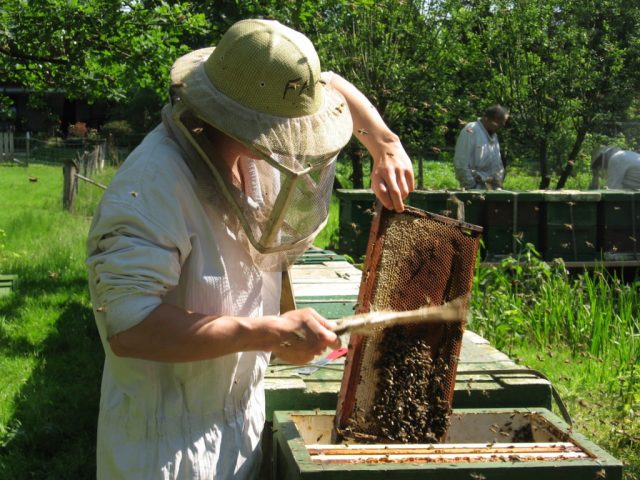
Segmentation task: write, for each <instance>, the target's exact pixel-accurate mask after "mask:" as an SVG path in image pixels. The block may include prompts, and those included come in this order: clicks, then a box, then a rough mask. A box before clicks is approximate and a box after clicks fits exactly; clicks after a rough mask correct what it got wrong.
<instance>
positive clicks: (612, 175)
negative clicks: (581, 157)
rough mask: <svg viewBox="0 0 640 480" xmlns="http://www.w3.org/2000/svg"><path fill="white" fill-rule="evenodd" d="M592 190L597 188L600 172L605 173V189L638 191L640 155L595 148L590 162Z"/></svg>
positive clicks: (617, 149)
mask: <svg viewBox="0 0 640 480" xmlns="http://www.w3.org/2000/svg"><path fill="white" fill-rule="evenodd" d="M591 168H592V171H593V180H592V183H591V187H592V188H598V186H599V181H598V176H599V174H600V172H606V180H607V188H611V189H630V190H639V189H640V154H639V153H636V152H632V151H630V150H622V149H621V148H617V147H599V148H597V149H596V150H595V151H594V153H593V155H592V160H591Z"/></svg>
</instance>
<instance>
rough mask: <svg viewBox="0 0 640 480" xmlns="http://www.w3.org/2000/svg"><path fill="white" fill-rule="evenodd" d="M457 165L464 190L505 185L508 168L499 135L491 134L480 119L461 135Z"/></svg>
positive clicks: (455, 165) (457, 151) (457, 176)
mask: <svg viewBox="0 0 640 480" xmlns="http://www.w3.org/2000/svg"><path fill="white" fill-rule="evenodd" d="M453 163H454V167H455V172H456V178H457V179H458V181H459V182H460V185H461V186H462V187H463V188H468V189H472V188H483V189H484V188H487V186H488V185H489V186H491V187H493V188H496V187H499V186H501V185H502V180H503V178H504V166H503V164H502V157H501V156H500V143H499V142H498V135H497V134H496V133H494V134H493V135H491V134H489V132H487V130H486V129H485V128H484V126H483V125H482V122H481V120H480V119H478V120H477V121H475V122H471V123H469V124H467V125H466V126H465V127H464V128H463V129H462V131H461V132H460V135H459V136H458V140H457V142H456V150H455V156H454V159H453Z"/></svg>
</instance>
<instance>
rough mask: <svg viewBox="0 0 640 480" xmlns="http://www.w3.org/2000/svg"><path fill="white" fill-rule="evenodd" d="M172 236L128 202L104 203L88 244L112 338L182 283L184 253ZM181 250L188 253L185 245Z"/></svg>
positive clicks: (97, 303) (92, 276)
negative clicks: (181, 266)
mask: <svg viewBox="0 0 640 480" xmlns="http://www.w3.org/2000/svg"><path fill="white" fill-rule="evenodd" d="M178 243H179V242H177V241H176V240H175V238H174V235H173V234H169V233H168V232H167V231H166V229H163V227H161V226H160V225H158V224H157V223H154V222H152V221H151V220H149V218H146V217H145V216H144V215H143V214H141V213H140V212H139V211H137V210H136V209H134V208H132V205H131V204H129V203H119V202H105V203H103V205H102V206H101V207H100V211H99V212H98V213H97V217H96V218H94V224H93V226H92V229H91V233H90V236H89V241H88V249H89V256H88V259H87V266H88V269H89V281H90V287H91V288H92V292H93V295H94V297H95V298H94V308H96V309H99V310H100V311H102V312H103V313H104V318H105V322H106V330H107V335H108V337H111V336H112V335H114V334H116V333H118V332H121V331H124V330H127V329H128V328H131V327H133V326H134V325H136V324H138V323H139V322H141V321H142V320H143V319H144V318H145V317H146V316H147V315H149V314H150V313H151V312H152V311H153V310H154V309H155V308H156V307H157V306H158V305H160V303H162V299H163V296H164V295H165V294H166V293H167V292H168V291H169V290H170V289H171V288H173V287H175V286H176V285H177V284H178V281H179V277H180V264H181V261H180V258H185V256H186V255H188V253H189V252H188V251H182V252H181V248H180V247H178ZM182 243H183V246H182V250H185V249H186V248H188V247H186V246H184V242H182Z"/></svg>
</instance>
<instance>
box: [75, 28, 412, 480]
mask: <svg viewBox="0 0 640 480" xmlns="http://www.w3.org/2000/svg"><path fill="white" fill-rule="evenodd" d="M171 82H172V86H171V103H170V104H169V105H166V106H165V107H164V109H163V111H162V122H161V124H160V125H159V126H157V127H156V128H155V129H154V130H153V131H152V132H150V133H149V134H148V135H147V136H146V137H145V139H144V140H143V142H142V144H141V145H140V146H139V147H138V148H136V149H135V150H134V151H133V152H132V154H131V155H130V156H129V157H128V158H127V160H126V161H125V163H124V164H123V165H122V166H121V167H120V169H119V171H118V173H117V175H116V176H115V177H114V179H113V181H112V182H111V184H110V185H109V188H108V189H107V190H106V192H105V194H104V197H103V199H102V201H101V203H100V206H99V207H98V209H97V211H96V213H95V216H94V219H93V224H92V226H91V229H90V232H89V237H88V244H87V248H88V255H89V256H88V260H87V265H88V269H89V287H90V290H91V298H92V301H93V306H94V313H95V317H96V323H97V326H98V330H99V332H100V337H101V340H102V344H103V347H104V352H105V363H104V372H103V378H102V391H101V401H100V414H99V419H98V444H97V477H98V479H105V480H115V479H127V480H131V479H189V480H191V479H196V478H197V479H207V480H211V479H246V478H253V477H254V476H255V474H256V472H257V469H258V467H259V464H260V435H261V433H262V429H263V424H264V419H265V397H264V385H263V379H264V374H265V370H266V368H267V364H268V363H269V355H270V352H275V353H276V354H277V355H278V357H280V358H281V359H282V360H284V361H287V362H290V363H295V364H304V363H306V362H309V361H310V360H311V359H312V358H313V357H314V356H315V355H317V354H319V353H321V352H322V351H324V350H325V349H326V348H336V347H338V346H339V339H338V338H337V337H336V335H335V333H334V332H333V331H332V329H331V327H332V322H330V321H328V320H326V319H325V318H323V317H322V316H321V315H320V314H318V313H317V312H316V311H315V310H313V309H310V308H306V309H302V310H294V311H290V312H287V313H283V314H280V311H279V300H280V293H281V279H282V272H283V270H284V269H286V268H287V266H288V265H289V264H290V263H291V262H292V261H293V260H294V259H295V258H296V257H297V256H298V255H299V254H300V253H302V252H304V251H305V250H306V249H307V248H308V247H309V246H310V245H311V243H312V242H313V240H314V238H315V236H316V234H317V233H318V232H319V231H320V230H321V229H322V228H323V226H324V225H325V223H326V221H327V215H328V211H329V203H330V199H331V188H332V185H333V180H334V174H335V168H336V156H337V155H338V153H339V152H340V150H341V149H342V148H343V147H344V146H345V144H346V143H347V142H348V141H349V139H350V137H351V135H352V133H353V132H356V135H357V136H358V138H359V139H360V141H361V142H362V143H363V145H364V146H365V147H366V148H367V149H368V151H369V152H370V153H371V156H372V157H373V162H374V166H373V169H372V176H371V187H372V189H373V191H374V192H375V193H376V195H377V196H378V198H379V199H380V201H381V202H382V203H383V204H384V205H385V206H386V207H387V208H390V209H394V210H397V211H402V210H403V209H404V205H403V199H404V198H405V197H406V196H407V195H408V194H409V192H410V191H411V190H412V189H413V171H412V167H411V161H410V159H409V158H408V157H407V155H406V153H405V151H404V149H403V148H402V144H401V143H400V141H399V139H398V137H397V136H396V135H395V134H393V132H391V131H390V130H389V128H388V127H387V126H386V125H385V123H384V121H383V120H382V118H381V117H380V115H379V114H378V112H377V110H376V109H375V108H374V107H373V106H372V105H371V104H370V103H369V102H368V100H367V99H366V98H365V97H364V95H363V94H362V93H360V91H359V90H357V89H356V88H355V87H354V86H353V85H352V84H350V83H349V82H347V81H346V80H344V79H343V78H341V77H340V76H338V75H337V74H331V73H321V70H320V62H319V60H318V55H317V53H316V51H315V49H314V47H313V45H312V44H311V42H310V41H309V40H308V39H307V37H305V36H304V35H303V34H301V33H299V32H296V31H294V30H292V29H290V28H288V27H286V26H284V25H282V24H280V23H278V22H275V21H267V20H244V21H240V22H238V23H236V24H234V25H233V26H231V28H230V29H229V30H228V31H227V32H226V33H225V34H224V35H223V37H222V38H221V39H220V41H219V43H218V45H217V47H215V48H205V49H202V50H197V51H194V52H192V53H190V54H187V55H185V56H183V57H181V58H179V59H178V60H177V61H176V62H175V64H174V65H173V68H172V70H171Z"/></svg>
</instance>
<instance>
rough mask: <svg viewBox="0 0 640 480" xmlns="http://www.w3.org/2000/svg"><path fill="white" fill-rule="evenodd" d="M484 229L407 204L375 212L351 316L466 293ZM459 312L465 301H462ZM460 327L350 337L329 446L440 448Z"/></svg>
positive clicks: (418, 327)
mask: <svg viewBox="0 0 640 480" xmlns="http://www.w3.org/2000/svg"><path fill="white" fill-rule="evenodd" d="M481 231H482V229H481V228H480V227H476V226H473V225H469V224H465V223H463V222H459V221H456V220H452V219H450V218H447V217H443V216H440V215H435V214H430V213H428V212H424V211H422V210H419V209H415V208H411V207H407V208H406V209H405V211H404V212H403V213H394V212H392V211H390V210H386V209H383V208H381V207H378V208H377V211H376V216H375V218H374V221H373V225H372V228H371V232H370V236H369V243H368V248H367V255H366V261H365V266H364V272H363V276H362V282H361V284H360V292H359V295H358V307H357V310H356V313H366V312H371V311H386V310H393V311H406V310H413V309H416V308H420V307H424V306H432V305H442V304H444V303H447V302H450V301H453V300H455V299H457V298H459V297H467V298H468V295H469V293H470V291H471V286H472V280H473V273H474V268H475V261H476V253H477V250H478V246H479V240H480V234H481ZM465 309H466V303H465ZM463 331H464V321H457V322H441V323H429V324H422V325H405V326H394V327H390V328H387V329H383V330H379V331H374V332H372V333H371V334H370V335H367V336H357V335H354V336H352V337H351V339H350V344H349V353H348V357H347V361H346V367H345V373H344V376H343V379H342V384H341V388H340V394H339V399H338V407H337V411H336V417H335V430H334V432H333V437H334V440H336V441H337V440H347V439H349V440H355V441H360V442H367V441H368V442H369V443H371V442H386V443H428V442H437V441H443V440H444V438H445V436H446V432H447V426H448V423H449V414H450V412H451V402H452V400H453V393H454V386H455V375H456V368H457V362H458V356H459V353H460V347H461V344H462V334H463Z"/></svg>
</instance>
